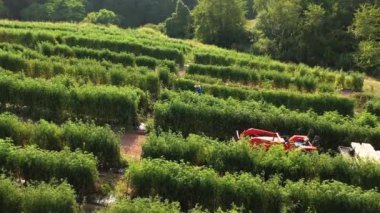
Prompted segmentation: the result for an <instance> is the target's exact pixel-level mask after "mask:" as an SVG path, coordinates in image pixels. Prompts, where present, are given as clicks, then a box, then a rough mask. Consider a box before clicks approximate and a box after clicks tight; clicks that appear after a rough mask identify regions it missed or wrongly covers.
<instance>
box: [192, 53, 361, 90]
mask: <svg viewBox="0 0 380 213" xmlns="http://www.w3.org/2000/svg"><path fill="white" fill-rule="evenodd" d="M231 53H233V52H231ZM194 61H195V63H198V64H204V65H219V66H225V67H226V66H227V67H228V66H237V67H241V69H243V68H244V67H246V68H250V69H254V70H273V71H277V72H279V73H281V75H284V74H292V75H299V76H310V77H309V78H308V82H306V83H312V80H314V79H318V82H327V83H335V84H336V87H343V88H346V89H352V90H354V91H362V89H363V82H364V75H363V74H360V73H357V72H348V73H342V72H336V71H332V70H328V69H323V68H320V67H313V68H311V67H308V66H306V65H303V64H300V65H295V64H285V63H280V62H277V61H274V60H271V59H268V58H263V57H255V56H249V55H243V54H230V55H227V53H226V52H224V53H222V51H219V52H218V51H208V52H206V53H201V52H196V53H195V54H194ZM209 67H212V66H209ZM299 83H301V82H299V81H298V84H299ZM313 84H315V83H313ZM305 86H307V85H305ZM309 86H311V85H309Z"/></svg>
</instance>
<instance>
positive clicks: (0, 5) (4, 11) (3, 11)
mask: <svg viewBox="0 0 380 213" xmlns="http://www.w3.org/2000/svg"><path fill="white" fill-rule="evenodd" d="M8 16H9V10H8V8H7V7H6V6H5V4H4V1H3V0H0V18H7V17H8Z"/></svg>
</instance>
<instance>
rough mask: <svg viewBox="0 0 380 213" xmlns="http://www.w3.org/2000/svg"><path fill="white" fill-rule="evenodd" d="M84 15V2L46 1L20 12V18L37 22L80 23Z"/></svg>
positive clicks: (75, 0) (68, 0) (79, 0)
mask: <svg viewBox="0 0 380 213" xmlns="http://www.w3.org/2000/svg"><path fill="white" fill-rule="evenodd" d="M84 15H85V0H47V1H46V2H45V3H43V4H41V3H33V4H31V5H29V6H28V7H27V8H25V9H24V10H22V12H21V17H22V18H23V19H26V20H39V21H45V20H46V21H80V20H82V19H83V17H84Z"/></svg>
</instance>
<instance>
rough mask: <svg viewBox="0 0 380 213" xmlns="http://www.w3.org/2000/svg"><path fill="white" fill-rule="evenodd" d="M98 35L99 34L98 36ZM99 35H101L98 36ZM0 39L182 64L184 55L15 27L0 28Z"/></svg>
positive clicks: (132, 42)
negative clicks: (150, 58) (57, 44)
mask: <svg viewBox="0 0 380 213" xmlns="http://www.w3.org/2000/svg"><path fill="white" fill-rule="evenodd" d="M98 37H99V36H98ZM100 37H101V36H100ZM0 41H2V42H12V43H21V44H24V45H26V46H33V45H36V44H37V43H39V42H50V43H53V44H55V43H61V44H67V45H70V46H79V47H82V48H83V49H85V48H84V47H88V48H96V49H108V50H112V51H117V52H120V53H119V54H121V52H129V53H133V54H135V55H145V56H149V57H153V58H157V59H160V60H171V61H176V62H177V63H178V64H180V65H183V64H184V60H185V59H184V55H183V53H181V51H179V50H177V49H173V48H166V47H157V46H156V47H155V46H149V45H147V44H141V43H139V42H137V41H130V42H128V41H122V42H120V41H115V40H108V39H101V38H94V37H92V38H86V37H80V36H72V35H67V33H52V31H49V32H46V31H40V30H38V31H37V32H31V31H27V30H17V29H6V28H5V29H4V28H3V29H1V30H0Z"/></svg>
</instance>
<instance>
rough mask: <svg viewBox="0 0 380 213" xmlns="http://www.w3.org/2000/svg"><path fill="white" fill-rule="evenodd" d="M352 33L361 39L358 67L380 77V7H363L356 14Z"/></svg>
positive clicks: (357, 54) (357, 57) (357, 59)
mask: <svg viewBox="0 0 380 213" xmlns="http://www.w3.org/2000/svg"><path fill="white" fill-rule="evenodd" d="M352 32H353V33H354V35H355V36H356V37H357V38H358V39H360V43H359V48H358V51H357V53H356V55H355V56H356V57H355V59H356V62H357V65H358V66H359V67H360V68H361V69H363V70H365V71H366V72H367V73H368V74H370V75H373V76H376V77H380V7H378V6H370V5H363V6H362V7H360V9H359V10H358V11H357V12H356V14H355V19H354V22H353V25H352Z"/></svg>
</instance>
